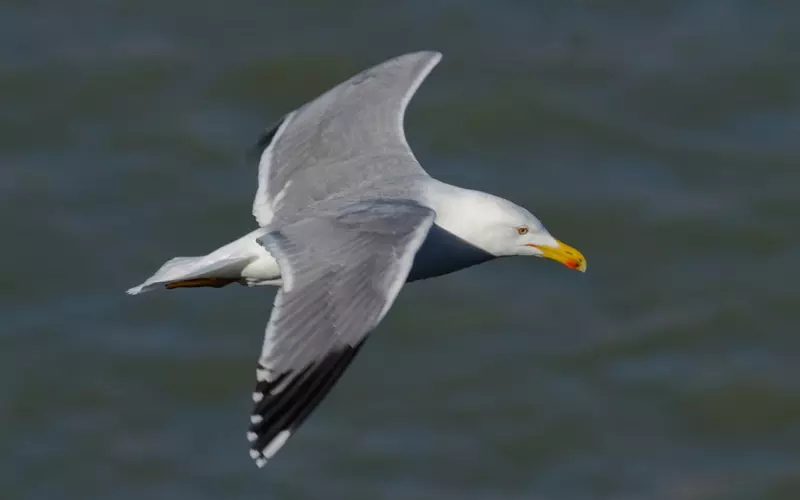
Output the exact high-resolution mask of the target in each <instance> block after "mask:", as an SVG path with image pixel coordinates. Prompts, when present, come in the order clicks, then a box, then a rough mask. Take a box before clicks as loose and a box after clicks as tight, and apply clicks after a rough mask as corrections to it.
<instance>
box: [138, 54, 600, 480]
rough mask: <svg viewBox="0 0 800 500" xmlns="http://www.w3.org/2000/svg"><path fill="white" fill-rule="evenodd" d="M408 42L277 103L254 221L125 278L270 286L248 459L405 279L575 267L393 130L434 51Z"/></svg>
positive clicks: (262, 144)
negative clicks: (211, 244) (205, 250)
mask: <svg viewBox="0 0 800 500" xmlns="http://www.w3.org/2000/svg"><path fill="white" fill-rule="evenodd" d="M441 57H442V56H441V54H440V53H438V52H417V53H411V54H405V55H402V56H399V57H396V58H394V59H391V60H388V61H386V62H384V63H382V64H379V65H377V66H375V67H373V68H370V69H368V70H366V71H363V72H362V73H359V74H358V75H356V76H354V77H352V78H350V79H349V80H347V81H345V82H344V83H341V84H340V85H338V86H336V87H334V88H333V89H331V90H329V91H328V92H326V93H324V94H322V95H321V96H319V97H317V98H316V99H314V100H313V101H311V102H309V103H307V104H305V105H304V106H302V107H300V108H298V109H296V110H295V111H292V112H290V113H288V114H286V115H285V116H284V117H283V118H281V119H280V121H279V122H278V123H277V124H276V125H275V126H274V127H272V128H270V129H269V130H268V131H267V132H265V133H264V134H263V135H262V137H261V139H260V140H259V141H258V144H257V145H256V148H255V150H254V154H253V163H258V168H259V172H258V190H257V192H256V196H255V201H254V203H253V215H254V216H255V218H256V221H257V222H258V226H259V228H258V229H256V230H255V231H253V232H251V233H249V234H247V235H245V236H243V237H241V238H239V239H238V240H236V241H233V242H232V243H229V244H227V245H225V246H223V247H221V248H219V249H217V250H215V251H213V252H211V253H209V254H207V255H205V256H201V257H175V258H173V259H171V260H169V261H168V262H166V263H165V264H164V265H163V266H161V268H160V269H159V270H158V271H156V273H155V274H154V275H153V276H151V277H150V278H148V279H147V280H146V281H145V282H144V283H142V284H141V285H139V286H136V287H134V288H131V289H130V290H128V293H129V294H132V295H133V294H138V293H141V292H144V291H148V290H152V289H154V288H161V287H166V288H168V289H173V288H185V287H203V286H211V287H221V286H225V285H227V284H230V283H241V284H245V285H248V286H258V285H275V286H279V287H280V290H279V291H278V293H277V295H276V297H275V303H274V306H273V309H272V315H271V317H270V319H269V322H268V324H267V328H266V334H265V339H264V344H263V348H262V351H261V356H260V357H259V359H258V363H257V367H256V386H255V390H254V392H253V401H254V403H255V404H254V407H253V410H252V414H251V416H250V428H249V431H248V432H247V439H248V440H249V442H250V455H251V457H252V458H253V459H254V460H255V462H256V464H257V465H258V466H259V467H263V466H264V465H265V464H266V463H267V461H268V460H269V459H271V458H272V457H273V456H274V455H275V453H276V452H277V451H278V450H279V449H280V448H281V447H282V446H283V445H284V443H285V442H286V440H287V439H288V438H289V437H290V436H291V435H292V433H294V431H295V430H296V429H297V428H298V426H300V424H301V423H302V422H303V421H304V420H305V419H306V418H307V417H308V415H309V414H310V413H311V411H312V410H313V409H314V408H315V407H316V406H317V405H318V404H319V403H320V401H322V399H323V398H324V397H325V396H326V394H327V393H328V392H329V391H330V390H331V387H333V385H334V384H335V383H336V381H337V380H338V379H339V377H340V376H341V375H342V373H343V372H344V370H345V368H347V366H348V365H349V364H350V362H351V361H352V360H353V358H354V357H355V355H356V354H357V353H358V351H359V350H360V349H361V346H362V345H363V344H364V341H365V339H366V337H367V335H368V334H369V333H370V332H372V331H373V330H374V329H375V327H376V326H377V325H378V323H380V321H381V320H382V319H383V317H384V316H385V315H386V312H387V311H388V310H389V308H390V307H391V305H392V302H394V300H395V298H396V297H397V294H398V293H399V292H400V289H401V288H402V286H403V284H404V283H405V282H407V281H414V280H420V279H425V278H431V277H435V276H441V275H443V274H447V273H450V272H453V271H457V270H459V269H464V268H466V267H469V266H473V265H475V264H479V263H481V262H485V261H488V260H491V259H494V258H497V257H506V256H512V255H529V256H536V257H547V258H550V259H554V260H556V261H558V262H561V263H563V264H564V265H566V266H568V267H570V268H572V269H577V270H579V271H585V270H586V260H585V259H584V257H583V255H581V253H580V252H578V251H577V250H575V249H574V248H572V247H570V246H568V245H566V244H564V243H561V242H560V241H558V240H556V239H555V238H554V237H553V236H551V235H550V233H549V232H548V231H547V230H546V229H545V228H544V226H543V225H542V224H541V222H540V221H539V220H538V219H537V218H536V217H535V216H533V214H531V213H530V212H529V211H527V210H526V209H524V208H522V207H520V206H518V205H516V204H514V203H512V202H510V201H507V200H505V199H503V198H499V197H497V196H493V195H491V194H487V193H483V192H480V191H474V190H469V189H463V188H459V187H456V186H452V185H449V184H445V183H444V182H441V181H438V180H436V179H433V178H432V177H430V176H429V175H428V174H427V173H426V172H425V171H424V170H423V169H422V167H421V166H420V164H419V163H418V162H417V160H416V158H415V157H414V154H413V153H412V151H411V149H410V147H409V145H408V143H407V141H406V137H405V133H404V131H403V116H404V114H405V110H406V107H407V105H408V102H409V101H410V100H411V97H412V96H413V95H414V93H415V92H416V90H417V88H418V87H419V86H420V84H421V83H422V81H423V80H424V79H425V77H426V76H427V75H428V73H430V71H431V70H432V69H433V67H434V66H436V64H437V63H438V62H439V60H440V59H441Z"/></svg>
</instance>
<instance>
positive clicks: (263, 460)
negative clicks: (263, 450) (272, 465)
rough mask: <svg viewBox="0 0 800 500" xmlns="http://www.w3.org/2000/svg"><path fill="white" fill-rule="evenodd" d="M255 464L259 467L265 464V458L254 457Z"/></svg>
mask: <svg viewBox="0 0 800 500" xmlns="http://www.w3.org/2000/svg"><path fill="white" fill-rule="evenodd" d="M256 465H257V466H258V468H259V469H261V468H263V467H264V466H265V465H267V459H266V458H257V459H256Z"/></svg>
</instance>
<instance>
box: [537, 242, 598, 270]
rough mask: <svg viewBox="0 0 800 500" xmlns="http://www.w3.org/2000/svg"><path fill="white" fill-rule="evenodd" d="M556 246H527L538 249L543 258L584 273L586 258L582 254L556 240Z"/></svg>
mask: <svg viewBox="0 0 800 500" xmlns="http://www.w3.org/2000/svg"><path fill="white" fill-rule="evenodd" d="M556 243H557V244H558V245H557V246H554V247H549V246H544V245H528V246H531V247H533V248H537V249H539V251H541V252H542V254H543V255H542V256H543V257H547V258H548V259H553V260H554V261H556V262H561V263H562V264H564V265H565V266H567V267H568V268H570V269H575V270H576V271H580V272H582V273H585V272H586V258H585V257H584V256H583V254H582V253H580V252H579V251H577V250H575V249H574V248H572V247H571V246H569V245H567V244H566V243H561V242H560V241H558V240H556Z"/></svg>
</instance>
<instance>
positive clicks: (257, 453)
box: [248, 200, 434, 467]
mask: <svg viewBox="0 0 800 500" xmlns="http://www.w3.org/2000/svg"><path fill="white" fill-rule="evenodd" d="M433 219H434V212H433V211H432V210H430V209H428V208H425V207H423V206H421V205H419V204H417V203H416V202H412V201H407V200H402V201H400V200H395V201H379V202H361V203H356V204H352V205H349V206H347V207H345V209H343V210H337V211H335V212H332V213H322V214H321V215H320V216H316V217H313V218H305V219H301V220H299V221H297V222H293V223H291V224H288V225H286V226H283V227H281V228H280V229H278V230H275V231H271V232H269V233H268V234H266V235H265V236H263V237H262V238H261V240H260V241H261V243H262V244H263V245H264V246H265V247H266V248H267V250H268V251H269V252H270V253H271V254H272V255H274V256H275V258H276V259H277V260H278V263H279V265H280V268H281V273H282V275H283V279H284V285H283V288H282V289H281V290H280V291H279V292H278V295H277V296H276V298H275V306H274V308H273V311H272V316H271V317H270V320H269V323H268V325H267V332H266V337H265V340H264V347H263V349H262V353H261V357H260V359H259V362H258V367H257V372H256V376H257V380H258V382H257V385H256V389H255V392H254V393H253V400H254V402H255V406H254V408H253V413H252V415H251V417H250V420H251V426H250V431H249V432H248V439H249V440H250V443H251V450H250V455H251V456H252V457H253V459H254V460H256V464H257V465H258V466H259V467H261V466H263V465H264V464H266V462H267V460H268V459H269V458H271V457H272V456H273V455H274V454H275V453H276V452H277V451H278V450H279V449H280V447H281V446H283V444H284V443H285V442H286V440H287V439H288V438H289V436H290V435H291V433H292V432H293V431H294V429H296V428H297V427H298V426H299V425H300V424H301V423H302V422H303V420H304V419H305V418H306V417H307V416H308V415H309V413H310V412H311V411H312V410H313V409H314V407H316V405H317V404H319V402H320V401H321V400H322V399H323V398H324V397H325V395H326V394H327V393H328V391H329V390H330V389H331V387H332V386H333V384H334V383H335V382H336V381H337V380H338V378H339V376H340V375H341V374H342V372H343V370H344V369H345V368H346V367H347V365H348V364H349V363H350V361H351V360H352V359H353V357H354V356H355V354H356V353H357V352H358V350H359V348H360V347H361V345H362V343H363V342H364V339H365V337H366V335H367V334H368V333H369V332H370V331H371V330H372V329H373V328H375V326H376V325H377V324H378V322H380V321H381V319H382V318H383V317H384V315H385V314H386V312H387V311H388V310H389V307H390V306H391V305H392V302H393V301H394V299H395V297H396V296H397V294H398V293H399V292H400V288H401V287H402V286H403V284H404V283H405V280H406V277H407V276H408V273H409V271H410V269H411V265H412V262H413V260H414V255H415V254H416V252H417V250H418V249H419V247H420V245H421V244H422V241H423V240H424V239H425V236H426V234H427V233H428V230H429V229H430V227H431V224H432V223H433Z"/></svg>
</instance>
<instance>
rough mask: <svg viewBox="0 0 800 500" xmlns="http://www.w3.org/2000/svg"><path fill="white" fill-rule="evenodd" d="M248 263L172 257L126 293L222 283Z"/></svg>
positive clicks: (232, 278) (230, 280) (235, 276)
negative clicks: (162, 287)
mask: <svg viewBox="0 0 800 500" xmlns="http://www.w3.org/2000/svg"><path fill="white" fill-rule="evenodd" d="M249 262H250V259H249V258H230V259H210V258H209V256H202V257H175V258H173V259H170V260H168V261H167V262H165V263H164V265H162V266H161V267H160V268H159V269H158V271H156V272H155V274H153V275H152V276H150V277H149V278H147V280H145V281H144V283H142V284H141V285H138V286H135V287H133V288H130V289H128V294H130V295H137V294H140V293H142V292H149V291H150V290H153V289H155V288H159V287H161V286H165V287H166V288H183V287H198V286H213V287H220V286H225V285H228V284H230V283H233V282H235V281H238V280H239V279H240V278H241V276H240V274H239V273H240V272H241V270H242V268H244V266H246V265H247V264H248V263H249Z"/></svg>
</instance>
